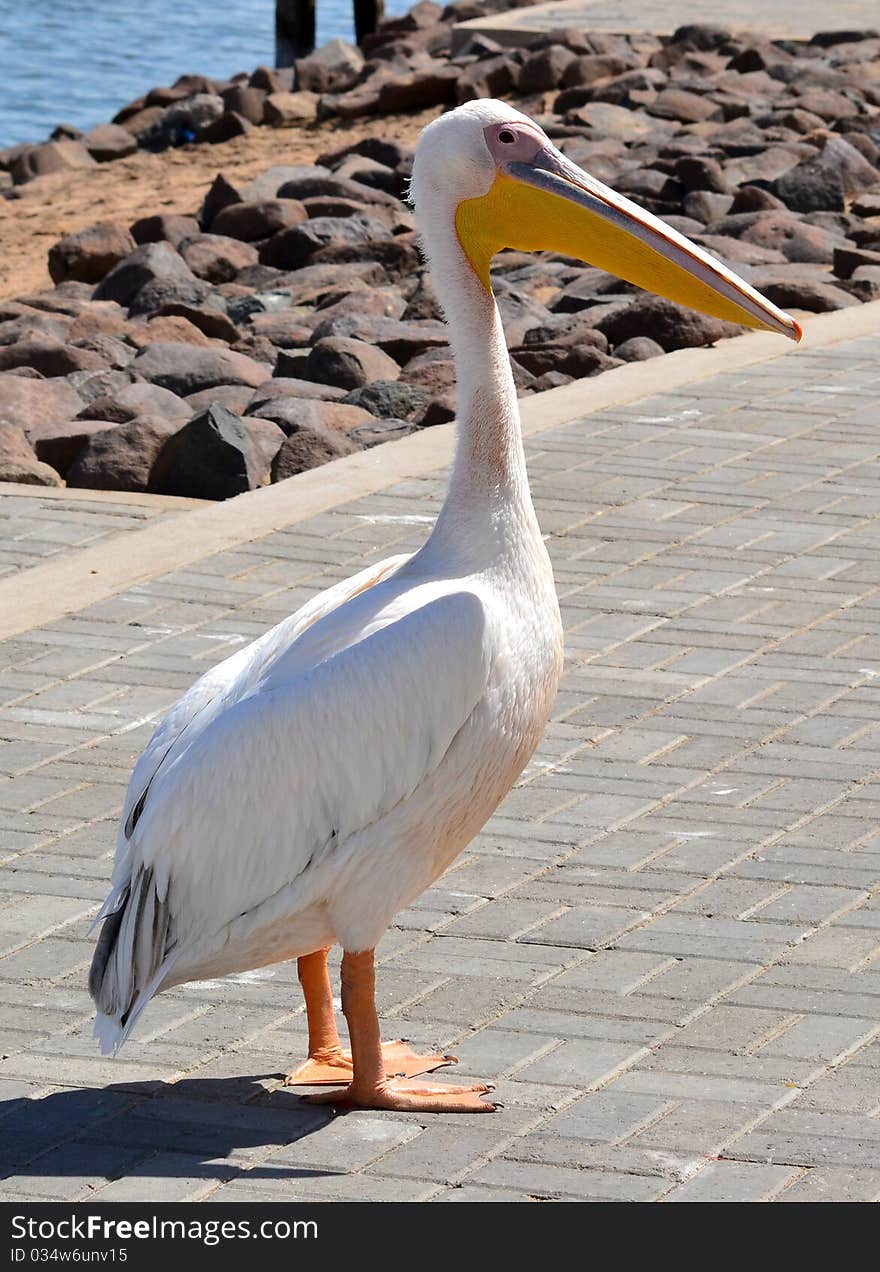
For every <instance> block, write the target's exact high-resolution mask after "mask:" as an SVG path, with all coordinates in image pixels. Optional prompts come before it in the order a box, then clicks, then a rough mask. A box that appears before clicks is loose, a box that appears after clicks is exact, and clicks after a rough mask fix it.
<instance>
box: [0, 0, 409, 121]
mask: <svg viewBox="0 0 880 1272" xmlns="http://www.w3.org/2000/svg"><path fill="white" fill-rule="evenodd" d="M408 7H409V0H386V11H387V12H388V14H389V15H391V14H397V13H403V12H405V10H406V9H407V8H408ZM274 21H275V5H274V2H273V0H225V2H224V3H223V4H221V5H215V4H206V3H201V4H199V3H194V2H193V0H138V3H136V4H133V3H131V0H117V2H116V3H114V2H113V0H0V146H8V145H12V144H14V143H15V142H19V141H42V140H44V138H45V137H46V136H47V134H48V133H50V132H51V131H52V129H53V128H54V127H55V125H56V124H57V123H60V122H62V121H64V122H66V123H71V124H75V125H76V126H77V127H78V128H82V129H84V130H85V129H89V128H91V127H92V126H93V125H94V124H100V123H104V122H105V121H106V120H108V119H110V118H111V117H112V116H113V115H114V114H115V113H116V111H117V110H118V109H119V108H120V106H123V105H124V104H125V103H126V102H127V101H130V100H131V99H132V98H133V97H137V96H139V95H140V94H141V93H143V92H145V91H146V90H147V89H149V88H152V87H153V86H154V85H156V84H170V83H172V82H173V81H174V80H175V79H177V77H178V75H182V74H184V73H187V72H193V73H195V74H201V75H210V76H216V77H217V78H225V77H228V76H230V75H234V74H235V73H236V72H237V71H252V70H253V68H254V67H255V66H258V65H260V63H262V64H264V65H268V66H271V65H272V62H273V61H274V49H275V31H274ZM352 32H353V27H352V5H351V0H318V42H319V43H324V41H325V40H329V39H331V38H332V37H333V36H341V37H342V39H345V40H351V39H352Z"/></svg>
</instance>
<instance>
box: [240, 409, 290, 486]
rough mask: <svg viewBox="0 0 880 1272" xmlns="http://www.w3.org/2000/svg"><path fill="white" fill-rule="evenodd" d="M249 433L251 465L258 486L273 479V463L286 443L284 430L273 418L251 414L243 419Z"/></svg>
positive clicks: (266, 483) (245, 429)
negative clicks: (263, 417) (261, 417)
mask: <svg viewBox="0 0 880 1272" xmlns="http://www.w3.org/2000/svg"><path fill="white" fill-rule="evenodd" d="M241 423H242V425H243V426H244V431H245V433H246V434H247V439H248V446H249V449H250V458H251V467H252V469H253V471H254V475H255V477H256V482H257V485H258V486H266V485H268V484H269V482H270V481H271V480H272V463H273V461H274V459H275V456H276V455H277V454H278V452H279V451H280V449H281V447H282V446H283V445H284V432H283V430H282V429H280V428H279V427H278V425H277V424H273V423H272V421H271V420H264V419H260V418H259V417H257V416H254V415H251V416H248V418H247V419H245V420H242V421H241Z"/></svg>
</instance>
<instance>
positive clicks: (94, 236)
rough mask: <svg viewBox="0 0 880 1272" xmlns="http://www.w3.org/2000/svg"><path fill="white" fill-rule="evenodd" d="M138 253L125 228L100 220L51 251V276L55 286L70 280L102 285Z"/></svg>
mask: <svg viewBox="0 0 880 1272" xmlns="http://www.w3.org/2000/svg"><path fill="white" fill-rule="evenodd" d="M134 250H135V241H134V239H133V238H132V236H131V234H129V232H128V230H126V229H125V227H124V226H122V225H119V224H118V223H117V222H115V221H98V222H97V224H95V225H90V226H89V227H88V228H87V229H85V230H78V231H77V232H76V233H75V234H68V235H67V236H66V237H65V238H63V239H59V240H58V242H57V243H54V244H53V245H52V247H50V248H49V274H50V276H51V278H52V281H53V283H63V282H64V281H65V280H66V279H69V278H70V279H74V280H76V281H78V282H82V283H98V282H100V281H101V279H102V278H103V277H104V275H105V274H108V273H109V272H110V270H111V269H114V268H115V266H117V265H118V264H119V263H120V261H122V260H124V259H125V258H126V257H127V256H129V255H130V254H131V253H132V252H133V251H134Z"/></svg>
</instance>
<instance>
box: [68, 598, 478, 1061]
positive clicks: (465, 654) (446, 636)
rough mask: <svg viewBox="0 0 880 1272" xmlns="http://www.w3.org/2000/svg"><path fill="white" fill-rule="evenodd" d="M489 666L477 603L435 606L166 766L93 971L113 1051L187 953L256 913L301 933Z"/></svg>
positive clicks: (227, 715) (263, 696)
mask: <svg viewBox="0 0 880 1272" xmlns="http://www.w3.org/2000/svg"><path fill="white" fill-rule="evenodd" d="M491 661H492V650H491V641H490V637H489V629H488V625H487V621H486V612H485V609H484V602H483V601H482V600H481V599H480V598H479V597H478V596H477V595H476V594H475V593H473V592H469V591H459V592H455V593H452V594H446V595H442V596H440V597H438V598H437V599H433V600H429V601H428V602H427V603H426V604H423V605H422V606H421V607H420V608H418V609H415V610H412V611H410V612H408V613H404V614H403V616H402V617H400V618H398V619H397V620H396V621H393V622H391V623H390V624H389V625H388V626H385V627H381V628H379V629H378V630H376V631H374V632H373V633H372V634H371V635H368V636H366V637H365V639H363V640H361V641H360V642H359V643H357V644H353V645H350V646H349V647H347V648H345V649H343V650H341V651H340V652H339V653H337V654H335V655H333V656H332V657H330V658H328V659H327V660H326V661H324V662H322V663H320V664H319V665H318V666H316V667H314V668H312V669H310V670H308V671H306V672H303V673H301V674H298V675H297V676H295V677H294V678H293V679H292V680H290V681H289V682H288V683H285V684H281V685H278V686H277V687H272V688H258V689H257V690H256V691H255V692H253V693H252V694H250V695H249V696H247V697H245V698H243V699H242V700H240V701H238V702H236V703H234V704H233V705H232V706H230V707H228V708H227V709H226V710H224V711H222V712H221V713H220V714H219V715H217V716H215V718H214V719H212V720H211V722H210V723H209V724H208V725H207V726H206V727H205V728H204V729H202V730H201V731H200V732H198V733H197V734H196V735H195V736H194V737H193V739H192V740H191V742H190V743H189V745H188V746H186V747H185V748H184V749H182V750H181V752H180V754H179V755H177V756H176V757H174V758H170V759H169V761H168V762H166V763H165V764H163V765H162V767H161V768H160V770H159V772H158V773H157V774H156V777H155V779H154V781H153V783H152V785H151V787H150V790H149V793H148V796H147V799H146V801H145V803H144V807H143V812H142V815H141V817H140V818H139V820H138V822H137V824H136V826H135V827H134V830H133V833H132V838H131V849H132V861H131V867H132V868H131V873H130V876H129V878H130V884H129V888H128V891H127V894H126V899H125V902H124V904H123V905H122V906H121V907H120V908H119V910H118V912H117V913H114V914H111V915H110V916H109V917H108V918H107V919H106V920H105V928H104V932H103V933H102V936H101V941H100V942H99V950H98V951H97V952H96V958H95V964H93V980H92V987H93V992H94V995H95V998H96V1001H97V1002H98V1004H99V1007H100V1009H101V1011H102V1012H104V1013H105V1014H106V1015H108V1016H111V1017H115V1019H116V1021H117V1022H121V1024H122V1026H124V1028H123V1029H122V1031H121V1035H117V1036H116V1037H112V1036H111V1037H110V1041H111V1044H112V1043H114V1042H115V1043H116V1045H118V1044H119V1043H120V1042H121V1041H122V1039H123V1038H124V1036H125V1034H126V1033H127V1032H128V1027H130V1024H131V1023H132V1022H133V1020H134V1017H135V1016H136V1015H137V1013H138V1012H139V1011H140V1009H141V1007H142V1006H143V1005H145V1003H146V1001H147V999H148V998H149V996H150V995H151V994H152V993H153V992H155V989H156V988H158V985H159V984H160V983H161V980H162V978H163V976H164V975H165V974H166V971H165V970H164V969H167V968H168V967H169V966H170V965H171V964H172V963H173V961H176V960H177V959H179V958H183V959H184V961H186V954H187V951H192V950H193V949H194V948H195V947H199V948H200V949H201V950H204V949H205V948H206V947H207V948H210V949H211V950H213V951H219V950H222V947H223V945H224V943H225V942H226V941H227V940H228V939H229V937H230V934H231V933H232V931H233V928H234V929H235V931H236V932H240V931H241V930H242V928H241V925H242V924H245V925H248V924H252V925H253V926H254V928H256V929H257V930H258V929H259V927H260V923H261V919H260V915H259V914H258V913H257V912H258V911H260V909H261V907H268V909H269V910H271V911H272V913H273V915H275V916H278V914H279V912H280V914H281V915H285V914H289V915H290V922H291V923H295V921H296V912H297V908H298V903H297V896H298V895H302V892H303V889H304V888H305V886H306V882H307V880H308V877H309V875H310V872H311V871H313V870H317V868H318V867H319V866H322V865H325V864H327V863H329V862H330V861H331V860H332V854H334V853H342V852H343V851H344V848H345V844H346V841H347V840H349V839H350V838H351V837H352V836H353V835H355V834H356V833H357V832H358V831H361V830H363V829H365V828H366V827H368V826H370V825H371V824H373V823H375V822H376V821H378V820H379V819H380V818H381V817H382V816H383V815H384V814H386V813H387V812H388V811H389V810H390V809H392V808H394V806H395V805H396V804H398V803H400V802H401V801H402V800H404V799H406V798H407V797H408V796H409V795H411V794H412V792H413V791H415V790H416V788H417V787H418V786H419V785H420V784H421V783H422V782H423V781H424V780H425V779H426V778H427V777H428V776H429V775H430V774H431V773H433V772H434V771H435V770H436V769H437V767H438V765H439V764H440V763H441V761H442V759H443V757H444V755H445V754H446V752H447V751H448V749H449V747H450V745H451V743H452V741H453V739H454V738H455V736H456V734H457V733H458V732H459V730H461V729H462V728H463V727H464V726H465V725H466V723H467V721H468V719H469V717H470V716H471V714H472V712H473V710H474V708H475V706H476V705H477V703H478V702H479V701H480V699H481V698H482V696H483V694H484V692H485V690H486V685H487V680H488V676H489V669H490V666H491ZM312 878H314V876H312ZM265 913H266V911H265V910H264V911H263V914H265ZM206 943H207V946H206ZM99 953H100V958H99ZM106 1036H107V1035H106V1033H105V1037H106Z"/></svg>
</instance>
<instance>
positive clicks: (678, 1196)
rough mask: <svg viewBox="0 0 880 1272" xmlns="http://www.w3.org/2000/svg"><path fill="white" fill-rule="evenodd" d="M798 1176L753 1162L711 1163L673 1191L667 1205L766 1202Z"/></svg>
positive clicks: (782, 1167) (789, 1171)
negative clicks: (676, 1203) (695, 1202)
mask: <svg viewBox="0 0 880 1272" xmlns="http://www.w3.org/2000/svg"><path fill="white" fill-rule="evenodd" d="M795 1178H797V1172H796V1171H793V1170H792V1169H791V1168H790V1167H788V1166H761V1165H758V1164H757V1163H752V1162H724V1161H722V1162H710V1163H709V1164H708V1165H707V1166H704V1167H703V1169H702V1170H701V1171H700V1172H699V1174H697V1175H695V1176H694V1177H693V1178H692V1179H688V1180H686V1181H685V1182H684V1183H683V1184H680V1185H679V1187H678V1188H675V1189H673V1191H672V1192H671V1193H669V1195H668V1196H667V1197H665V1198H664V1200H665V1201H767V1200H769V1199H771V1198H772V1197H773V1195H774V1194H775V1193H776V1192H778V1190H779V1189H781V1188H784V1187H785V1185H786V1183H787V1182H788V1180H790V1179H795Z"/></svg>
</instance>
